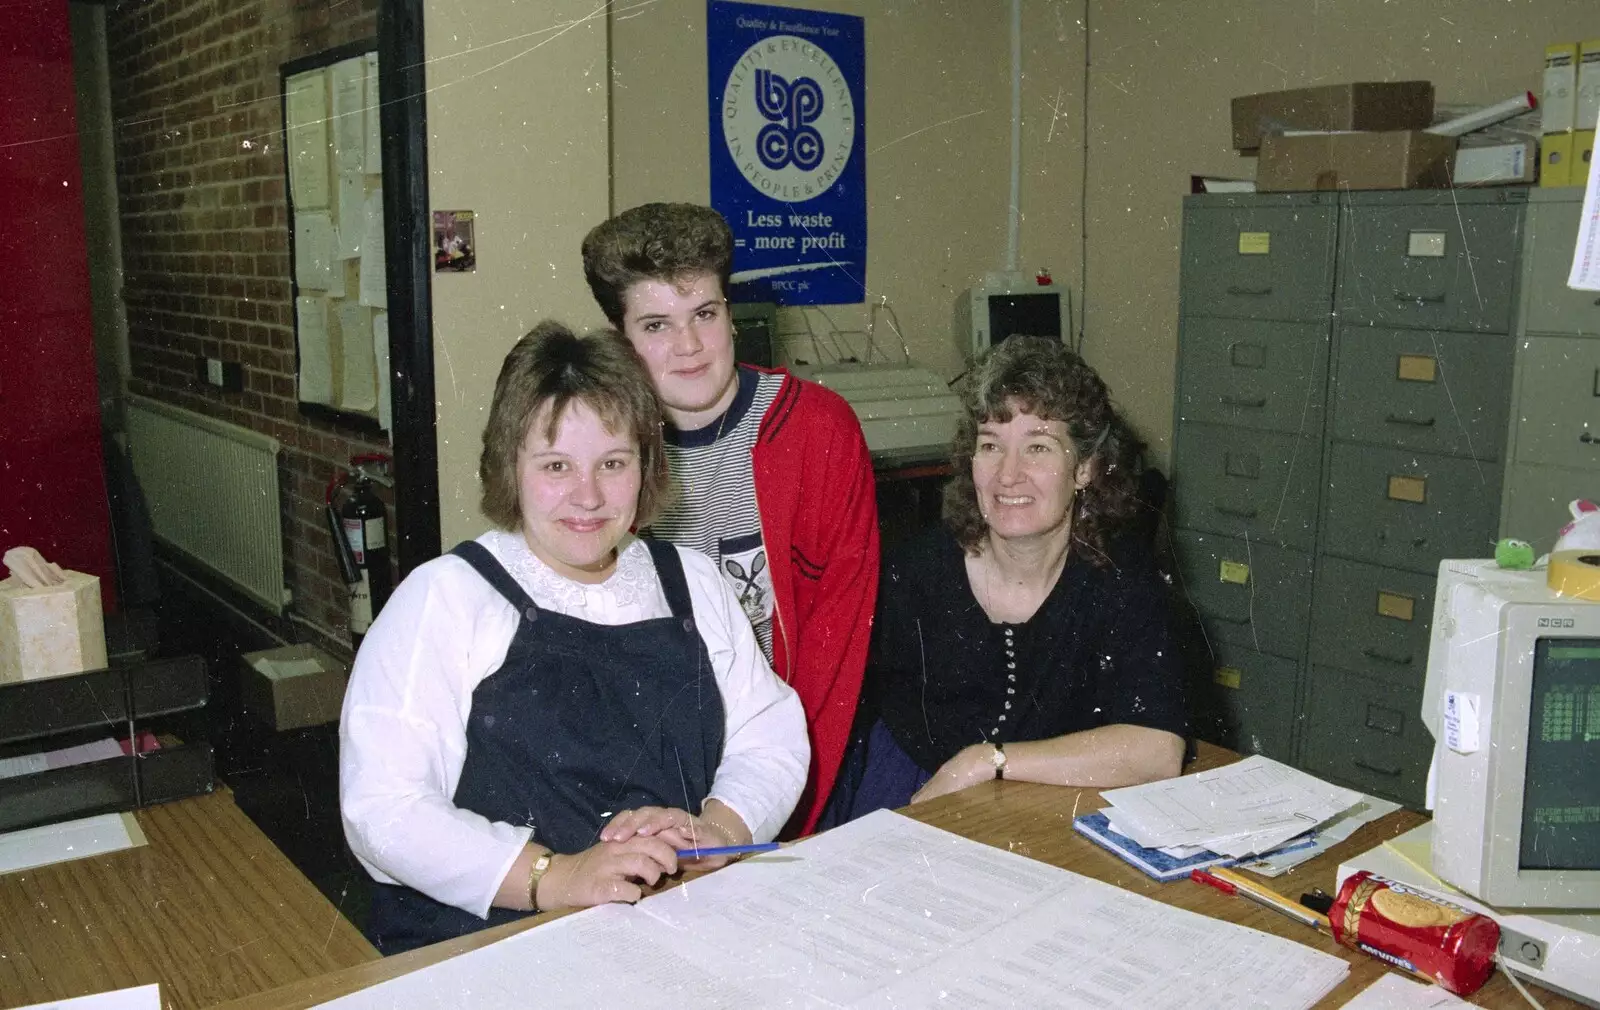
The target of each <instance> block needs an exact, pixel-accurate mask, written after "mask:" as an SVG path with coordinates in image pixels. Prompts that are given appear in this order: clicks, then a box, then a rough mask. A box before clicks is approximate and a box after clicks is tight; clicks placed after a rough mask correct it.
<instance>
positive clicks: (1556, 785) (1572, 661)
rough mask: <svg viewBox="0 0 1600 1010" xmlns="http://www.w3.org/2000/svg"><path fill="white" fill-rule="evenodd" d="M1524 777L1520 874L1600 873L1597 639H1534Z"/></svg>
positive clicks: (1599, 652)
mask: <svg viewBox="0 0 1600 1010" xmlns="http://www.w3.org/2000/svg"><path fill="white" fill-rule="evenodd" d="M1531 701H1532V704H1531V707H1530V709H1529V716H1528V756H1527V767H1526V771H1525V773H1524V776H1523V787H1522V788H1523V792H1522V846H1521V859H1520V863H1521V866H1522V868H1523V869H1525V870H1600V773H1596V771H1595V768H1596V762H1597V760H1600V638H1540V639H1538V640H1537V642H1536V644H1535V646H1534V652H1533V692H1532V699H1531Z"/></svg>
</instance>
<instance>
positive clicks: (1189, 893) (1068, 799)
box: [226, 744, 1579, 1010]
mask: <svg viewBox="0 0 1600 1010" xmlns="http://www.w3.org/2000/svg"><path fill="white" fill-rule="evenodd" d="M1235 760H1238V755H1236V754H1234V753H1232V752H1231V751H1226V750H1223V749H1222V748H1219V747H1213V746H1211V745H1209V744H1201V745H1200V751H1199V756H1198V758H1197V759H1196V760H1195V761H1194V762H1192V763H1191V765H1190V767H1189V768H1188V769H1187V770H1188V771H1191V772H1193V771H1204V770H1205V769H1207V768H1216V767H1218V766H1221V765H1224V764H1228V763H1229V762H1231V761H1235ZM1100 802H1101V801H1100V796H1099V793H1098V792H1097V791H1095V790H1093V789H1062V788H1059V787H1055V786H1041V785H1034V784H1032V783H1028V782H990V783H985V784H983V785H980V786H975V787H973V788H971V789H967V790H965V791H963V792H959V793H955V794H952V795H949V796H944V797H941V798H939V799H937V800H934V801H932V802H930V803H924V804H920V805H918V806H915V807H909V808H907V809H906V810H905V811H903V812H904V813H906V814H908V815H909V816H911V817H914V818H916V819H917V820H920V821H923V822H925V823H927V824H932V825H934V826H935V827H939V828H943V829H945V830H947V831H951V832H954V833H955V834H958V835H962V836H964V837H967V838H971V839H973V840H975V841H979V842H984V843H985V844H988V845H993V846H996V847H997V848H1003V849H1008V850H1010V851H1012V852H1016V853H1019V854H1021V855H1024V856H1029V857H1031V858H1033V859H1038V860H1041V861H1043V862H1046V863H1050V864H1051V865H1054V866H1060V867H1063V868H1065V869H1068V870H1072V871H1073V872H1075V873H1081V874H1084V875H1085V876H1089V877H1094V878H1096V879H1098V880H1104V881H1107V882H1109V883H1112V884H1116V885H1118V886H1119V887H1123V888H1126V889H1127V890H1130V891H1133V892H1135V893H1138V894H1143V895H1146V896H1147V897H1150V898H1154V899H1155V900H1157V901H1162V902H1165V903H1167V904H1169V905H1175V906H1177V907H1179V908H1186V909H1189V910H1190V911H1194V912H1199V913H1200V914H1202V915H1208V916H1211V917H1212V918H1215V919H1222V920H1224V921H1227V922H1236V923H1239V924H1241V925H1245V926H1249V927H1251V928H1253V929H1259V930H1261V931H1263V932H1266V933H1273V934H1276V935H1278V936H1284V937H1288V938H1289V939H1292V940H1296V941H1298V942H1300V943H1304V944H1307V945H1309V946H1312V947H1316V948H1317V949H1318V950H1323V951H1326V952H1328V953H1330V954H1333V955H1336V956H1338V957H1342V958H1344V959H1345V960H1346V961H1348V962H1349V963H1350V975H1349V977H1348V978H1347V979H1346V980H1345V981H1344V982H1343V983H1342V984H1340V986H1339V987H1338V988H1337V989H1335V990H1334V991H1333V992H1332V993H1330V994H1329V995H1328V997H1327V998H1325V999H1324V1000H1323V1001H1322V1002H1321V1003H1319V1004H1318V1006H1319V1007H1327V1008H1332V1007H1339V1006H1343V1005H1344V1003H1345V1002H1346V1001H1348V1000H1350V999H1351V998H1353V997H1354V996H1355V995H1356V994H1357V993H1358V992H1360V991H1361V990H1362V989H1364V988H1366V987H1367V986H1368V985H1370V984H1371V983H1372V982H1374V981H1376V980H1377V979H1378V977H1379V976H1381V975H1382V974H1383V973H1384V972H1385V971H1386V970H1388V969H1387V968H1386V967H1385V965H1384V964H1383V963H1382V962H1381V961H1378V960H1377V959H1376V958H1372V957H1369V956H1367V955H1365V954H1360V953H1357V952H1354V951H1351V950H1347V949H1346V948H1344V947H1341V946H1339V945H1338V944H1336V943H1334V942H1333V939H1332V938H1331V937H1328V936H1325V935H1323V934H1320V933H1316V932H1314V931H1312V930H1309V929H1307V928H1306V927H1304V926H1301V925H1299V924H1298V923H1295V922H1292V921H1290V920H1289V919H1287V918H1285V917H1283V916H1282V915H1279V914H1278V913H1276V912H1272V911H1269V910H1267V909H1265V908H1262V907H1261V906H1259V905H1256V904H1255V903H1253V902H1250V901H1247V900H1245V899H1242V898H1231V897H1228V896H1227V895H1224V894H1221V893H1219V892H1217V891H1215V890H1213V889H1211V888H1209V887H1201V886H1199V885H1197V884H1191V883H1189V882H1187V881H1178V882H1174V883H1169V884H1159V883H1156V882H1155V881H1154V880H1152V879H1150V878H1149V877H1146V876H1145V875H1144V874H1143V873H1141V872H1139V871H1138V870H1136V869H1134V868H1133V867H1132V866H1129V865H1128V864H1127V863H1124V862H1123V861H1122V860H1120V859H1118V858H1116V857H1115V856H1112V855H1111V854H1110V853H1107V852H1105V851H1104V850H1102V849H1100V848H1097V847H1096V846H1094V845H1093V844H1091V843H1089V842H1088V841H1086V840H1085V839H1083V838H1082V837H1080V836H1079V835H1077V834H1076V833H1074V832H1073V830H1072V818H1073V817H1074V816H1075V815H1077V814H1079V813H1083V812H1084V811H1088V810H1094V809H1097V808H1098V807H1099V805H1100ZM1422 820H1423V818H1422V816H1421V815H1419V814H1416V813H1413V812H1411V811H1400V812H1398V813H1394V814H1390V815H1389V816H1387V817H1385V818H1383V819H1381V820H1379V821H1377V822H1376V823H1373V824H1369V825H1366V826H1365V827H1363V828H1361V829H1360V830H1358V831H1357V832H1356V833H1355V835H1354V836H1352V837H1351V838H1350V839H1349V840H1348V841H1346V842H1343V843H1341V844H1339V845H1338V846H1335V847H1334V848H1333V849H1332V850H1330V851H1329V852H1327V853H1324V854H1323V855H1321V856H1319V857H1317V858H1316V859H1313V860H1311V861H1309V862H1307V863H1304V864H1302V865H1301V866H1299V867H1296V868H1295V869H1294V870H1292V871H1290V872H1289V873H1288V874H1285V875H1284V876H1282V877H1279V878H1277V879H1275V880H1272V881H1268V882H1267V883H1268V885H1269V886H1271V887H1273V888H1274V889H1276V890H1278V891H1280V892H1282V893H1284V894H1288V895H1290V896H1292V897H1298V896H1299V894H1300V893H1301V892H1302V891H1308V890H1311V889H1312V888H1314V887H1319V886H1320V887H1322V888H1324V889H1325V890H1330V891H1331V890H1332V889H1333V883H1334V875H1335V872H1336V870H1337V868H1338V865H1339V862H1340V861H1341V860H1343V859H1346V858H1348V857H1349V856H1351V855H1354V854H1355V853H1358V852H1362V851H1365V850H1366V849H1369V848H1371V847H1372V846H1374V845H1378V844H1380V843H1381V842H1383V841H1384V840H1385V839H1388V838H1392V837H1394V836H1395V835H1398V834H1400V833H1401V832H1404V831H1408V830H1410V829H1411V828H1412V827H1415V826H1416V825H1417V824H1419V823H1421V822H1422ZM560 914H561V913H554V914H549V915H544V916H539V917H538V918H536V919H532V920H528V921H524V922H515V923H509V924H507V925H505V926H500V927H497V928H495V929H491V930H485V931H483V932H482V933H477V934H474V935H472V936H466V937H462V938H460V939H458V940H452V941H449V942H446V943H440V944H435V945H434V946H432V947H425V948H423V949H422V950H416V951H412V952H411V953H409V954H402V955H399V956H397V957H391V958H386V959H384V960H381V961H375V962H368V963H363V964H357V965H354V966H352V967H348V968H343V969H341V970H338V971H335V972H332V973H330V974H327V975H322V976H319V977H315V978H306V979H304V980H301V981H299V982H295V983H292V984H290V985H287V986H285V987H283V988H281V989H277V990H274V991H272V992H264V993H260V994H257V995H254V996H247V997H244V998H242V999H238V1000H235V1001H233V1002H231V1003H228V1004H226V1010H299V1008H302V1007H311V1006H316V1005H317V1004H319V1003H322V1002H326V1001H328V1000H331V999H335V998H337V997H339V996H342V995H345V994H347V993H351V992H355V991H357V990H359V989H364V988H367V987H368V986H372V985H376V984H377V983H379V982H382V981H385V980H387V979H390V978H394V977H396V976H398V975H403V974H406V973H407V972H411V971H415V970H417V969H418V968H423V967H426V966H427V965H430V964H434V963H437V962H439V961H442V960H444V959H446V958H449V957H454V956H456V955H458V954H462V953H465V952H467V951H469V950H475V949H477V948H479V947H483V946H487V945H488V944H490V943H493V942H495V941H497V940H501V939H504V938H505V937H508V936H511V935H513V934H515V933H519V932H521V931H522V930H524V929H530V928H535V927H537V926H538V925H539V924H540V923H543V922H547V921H550V920H551V919H554V918H558V917H559V915H560ZM1535 992H1536V993H1537V994H1538V995H1539V996H1540V998H1541V1000H1542V1001H1543V1003H1544V1005H1545V1007H1546V1008H1547V1010H1558V1008H1559V1010H1569V1008H1577V1007H1578V1006H1579V1004H1577V1003H1575V1002H1573V1001H1571V1000H1568V999H1564V998H1561V997H1558V996H1554V995H1551V994H1549V993H1547V992H1545V991H1544V990H1541V989H1535ZM1471 1002H1472V1003H1473V1004H1475V1005H1477V1006H1485V1007H1499V1008H1504V1010H1517V1008H1523V1007H1526V1006H1527V1004H1526V1003H1524V1002H1523V1001H1522V998H1521V997H1520V996H1519V995H1517V993H1516V992H1515V991H1514V990H1513V989H1512V988H1511V985H1510V984H1509V983H1508V982H1507V981H1506V980H1505V978H1504V977H1503V976H1499V975H1497V976H1496V977H1495V978H1494V979H1493V980H1492V981H1491V982H1490V983H1489V984H1488V985H1487V986H1485V987H1484V988H1483V989H1482V990H1481V991H1480V992H1478V994H1477V995H1476V996H1474V997H1473V998H1472V1000H1471Z"/></svg>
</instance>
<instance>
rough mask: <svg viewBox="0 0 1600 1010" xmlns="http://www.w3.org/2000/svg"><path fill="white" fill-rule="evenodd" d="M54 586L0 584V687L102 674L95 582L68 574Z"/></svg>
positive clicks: (103, 662)
mask: <svg viewBox="0 0 1600 1010" xmlns="http://www.w3.org/2000/svg"><path fill="white" fill-rule="evenodd" d="M61 574H62V579H63V581H62V583H61V585H59V586H45V587H43V588H39V589H32V588H30V587H28V586H25V585H23V584H22V581H21V580H20V579H17V578H15V577H12V578H7V579H4V580H0V683H6V682H8V681H20V680H43V679H45V678H47V677H65V676H67V675H69V674H73V673H82V672H83V671H85V670H103V669H105V668H106V625H105V620H104V618H103V615H102V614H101V611H100V579H99V578H98V577H96V576H93V575H85V574H84V573H82V572H74V571H72V570H70V569H68V570H66V571H64V572H62V573H61Z"/></svg>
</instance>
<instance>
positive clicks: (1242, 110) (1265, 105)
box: [1233, 81, 1433, 151]
mask: <svg viewBox="0 0 1600 1010" xmlns="http://www.w3.org/2000/svg"><path fill="white" fill-rule="evenodd" d="M1432 122H1433V85H1432V84H1431V83H1429V82H1428V81H1396V82H1392V83H1366V84H1335V85H1331V86H1329V87H1323V88H1297V89H1295V90H1293V91H1268V92H1265V93H1263V94H1259V95H1245V96H1243V97H1242V98H1235V99H1234V100H1233V146H1234V147H1235V148H1236V149H1238V150H1240V151H1253V150H1255V149H1256V148H1258V147H1260V146H1261V138H1262V137H1264V136H1266V135H1267V134H1269V133H1282V132H1284V131H1285V130H1422V129H1426V128H1427V127H1428V126H1429V125H1431V124H1432Z"/></svg>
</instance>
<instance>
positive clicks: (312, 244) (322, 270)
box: [294, 211, 338, 291]
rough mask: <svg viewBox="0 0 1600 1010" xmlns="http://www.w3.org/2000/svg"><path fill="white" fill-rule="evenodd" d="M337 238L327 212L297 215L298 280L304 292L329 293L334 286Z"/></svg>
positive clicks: (296, 259)
mask: <svg viewBox="0 0 1600 1010" xmlns="http://www.w3.org/2000/svg"><path fill="white" fill-rule="evenodd" d="M336 241H337V239H336V237H335V236H334V233H333V221H332V219H330V218H329V217H328V214H327V212H326V211H306V212H305V213H298V212H297V213H296V214H295V216H294V280H295V283H296V284H298V285H300V287H301V288H302V289H310V290H312V291H327V290H328V288H329V287H331V286H332V285H333V265H334V264H335V263H336V262H338V261H337V260H335V259H334V256H333V252H334V246H335V243H336Z"/></svg>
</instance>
